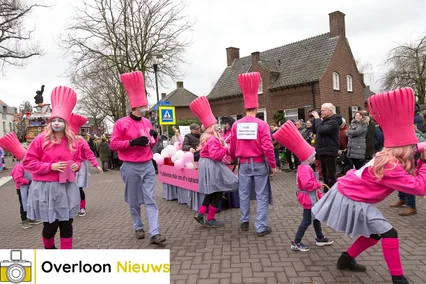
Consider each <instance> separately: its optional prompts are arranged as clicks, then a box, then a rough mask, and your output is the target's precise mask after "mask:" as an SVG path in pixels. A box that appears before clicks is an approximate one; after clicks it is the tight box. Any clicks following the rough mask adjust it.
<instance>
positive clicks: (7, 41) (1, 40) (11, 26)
mask: <svg viewBox="0 0 426 284" xmlns="http://www.w3.org/2000/svg"><path fill="white" fill-rule="evenodd" d="M37 7H45V6H43V5H38V4H33V5H26V4H24V3H22V1H20V0H0V64H1V66H0V70H3V68H4V67H5V65H13V66H24V65H25V63H26V59H28V58H30V57H33V56H38V55H41V53H42V51H41V48H40V46H39V45H38V44H37V43H34V42H32V41H31V36H32V33H33V32H34V30H27V29H26V28H25V27H24V21H25V19H26V18H28V16H29V15H30V13H31V12H32V11H33V10H34V9H35V8H37Z"/></svg>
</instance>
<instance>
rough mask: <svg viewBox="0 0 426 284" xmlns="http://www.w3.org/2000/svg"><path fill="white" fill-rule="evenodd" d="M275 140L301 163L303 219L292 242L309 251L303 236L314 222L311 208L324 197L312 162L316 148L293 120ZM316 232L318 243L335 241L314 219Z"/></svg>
mask: <svg viewBox="0 0 426 284" xmlns="http://www.w3.org/2000/svg"><path fill="white" fill-rule="evenodd" d="M272 136H273V138H274V139H275V141H277V142H278V143H280V144H281V145H283V146H284V147H286V148H287V149H288V150H289V151H290V152H291V153H293V154H294V155H296V156H297V158H298V159H299V161H301V164H300V165H299V167H298V168H297V178H296V181H297V188H298V190H297V199H298V201H299V202H300V204H301V205H302V207H303V219H302V223H300V225H299V229H298V230H297V233H296V238H295V239H294V241H292V242H291V249H292V250H295V251H303V252H305V251H309V250H310V248H309V247H308V246H305V245H304V244H303V243H302V238H303V236H304V235H305V232H306V230H307V229H308V227H309V226H310V225H311V224H312V211H311V208H312V206H313V205H315V203H316V202H317V200H319V199H320V198H321V197H322V192H321V191H320V189H321V187H322V184H321V183H320V182H319V181H318V180H317V179H315V175H314V171H313V170H312V168H311V166H310V165H311V164H313V163H314V162H315V149H314V148H313V147H312V146H311V145H309V144H308V143H307V142H306V141H305V139H304V138H303V136H302V135H301V134H300V131H299V130H298V129H297V128H296V126H295V125H294V123H293V122H292V121H287V122H286V123H284V124H283V125H282V126H281V128H280V129H278V131H276V132H275V133H274V134H273V135H272ZM313 224H314V229H315V233H316V235H317V238H316V245H317V246H320V247H323V246H330V245H331V244H332V243H333V242H334V241H333V240H331V239H328V238H326V237H324V235H323V234H322V229H321V222H320V221H318V220H316V219H314V220H313Z"/></svg>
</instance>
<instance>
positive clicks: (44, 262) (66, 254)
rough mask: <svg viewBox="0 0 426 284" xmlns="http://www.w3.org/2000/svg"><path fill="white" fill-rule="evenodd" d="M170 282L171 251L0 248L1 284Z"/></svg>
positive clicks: (160, 283)
mask: <svg viewBox="0 0 426 284" xmlns="http://www.w3.org/2000/svg"><path fill="white" fill-rule="evenodd" d="M1 282H11V283H34V284H36V283H40V284H57V283H60V284H68V283H69V284H75V283H80V284H84V283H111V282H112V283H126V284H131V283H155V284H166V283H167V284H169V283H170V250H166V249H164V250H159V249H157V250H145V249H140V250H76V249H71V250H59V249H57V250H55V249H54V250H0V283H1Z"/></svg>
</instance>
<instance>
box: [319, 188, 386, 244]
mask: <svg viewBox="0 0 426 284" xmlns="http://www.w3.org/2000/svg"><path fill="white" fill-rule="evenodd" d="M337 186H338V183H336V184H335V185H334V186H333V187H332V188H331V190H330V191H329V192H327V193H326V194H325V195H324V197H323V198H321V199H320V200H319V201H318V202H317V203H316V204H315V205H314V207H313V208H312V214H313V215H314V216H315V218H316V219H317V220H320V221H326V222H327V226H329V227H331V228H333V229H334V230H336V231H339V232H344V233H345V234H346V235H347V236H350V237H352V238H355V237H357V236H364V237H370V235H372V234H383V233H386V232H387V231H389V230H390V229H392V225H391V224H390V223H389V221H388V220H386V218H385V217H384V216H383V214H382V212H380V210H379V209H377V207H376V206H374V204H371V203H365V202H359V201H354V200H352V199H350V198H349V197H347V196H344V195H343V194H341V193H340V192H339V191H338V190H337Z"/></svg>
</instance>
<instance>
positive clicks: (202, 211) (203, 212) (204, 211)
mask: <svg viewBox="0 0 426 284" xmlns="http://www.w3.org/2000/svg"><path fill="white" fill-rule="evenodd" d="M206 211H207V207H206V206H204V205H201V207H200V209H198V212H200V213H201V214H203V215H204V214H206Z"/></svg>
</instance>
